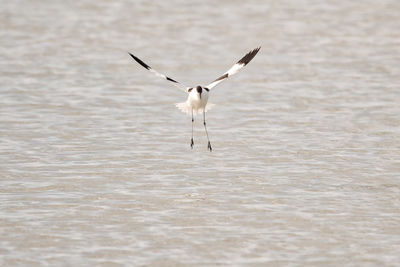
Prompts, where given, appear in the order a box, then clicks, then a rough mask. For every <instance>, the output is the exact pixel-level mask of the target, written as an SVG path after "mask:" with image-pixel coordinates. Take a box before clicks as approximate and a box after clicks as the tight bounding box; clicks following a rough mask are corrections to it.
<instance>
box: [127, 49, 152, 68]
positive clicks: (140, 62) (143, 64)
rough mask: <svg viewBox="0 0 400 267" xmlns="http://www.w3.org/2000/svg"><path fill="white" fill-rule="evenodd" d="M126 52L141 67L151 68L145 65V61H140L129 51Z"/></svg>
mask: <svg viewBox="0 0 400 267" xmlns="http://www.w3.org/2000/svg"><path fill="white" fill-rule="evenodd" d="M128 54H129V55H130V56H131V57H132V58H133V59H134V60H135V61H136V62H137V63H139V64H140V65H141V66H142V67H143V68H146V69H151V68H150V66H149V65H147V64H146V63H144V62H143V61H141V60H140V59H139V58H138V57H135V56H134V55H133V54H131V53H129V52H128Z"/></svg>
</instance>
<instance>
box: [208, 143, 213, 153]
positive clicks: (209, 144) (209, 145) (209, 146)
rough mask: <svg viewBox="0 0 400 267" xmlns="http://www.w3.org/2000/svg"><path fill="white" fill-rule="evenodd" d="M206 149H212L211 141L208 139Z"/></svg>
mask: <svg viewBox="0 0 400 267" xmlns="http://www.w3.org/2000/svg"><path fill="white" fill-rule="evenodd" d="M207 148H208V150H210V152H211V151H212V147H211V143H210V141H208V146H207Z"/></svg>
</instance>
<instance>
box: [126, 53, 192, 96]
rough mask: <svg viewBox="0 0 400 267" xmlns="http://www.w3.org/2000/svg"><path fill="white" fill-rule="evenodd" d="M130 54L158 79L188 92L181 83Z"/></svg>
mask: <svg viewBox="0 0 400 267" xmlns="http://www.w3.org/2000/svg"><path fill="white" fill-rule="evenodd" d="M128 54H129V55H130V56H131V57H132V58H133V59H134V60H136V62H137V63H139V64H140V65H141V66H142V67H143V68H145V69H147V70H149V71H150V72H152V73H154V74H155V75H156V76H158V77H161V78H164V79H165V80H167V81H170V82H172V83H173V84H174V85H175V86H176V87H178V88H179V89H181V90H183V91H185V92H187V88H188V87H186V86H184V85H183V84H181V83H179V82H178V81H176V80H174V79H172V78H170V77H168V76H166V75H164V74H161V73H159V72H157V71H156V70H154V69H152V68H151V67H150V66H149V65H147V64H146V63H144V62H143V61H142V60H140V59H139V58H138V57H136V56H134V55H132V54H131V53H129V52H128Z"/></svg>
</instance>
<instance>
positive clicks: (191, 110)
mask: <svg viewBox="0 0 400 267" xmlns="http://www.w3.org/2000/svg"><path fill="white" fill-rule="evenodd" d="M259 50H260V47H258V48H256V49H253V50H252V51H250V52H249V53H247V54H246V55H245V56H244V57H243V58H241V59H240V60H239V61H238V62H237V63H235V64H234V65H233V66H232V67H231V68H230V69H229V70H228V71H227V72H225V73H224V74H223V75H222V76H220V77H219V78H217V79H216V80H214V81H213V82H212V83H210V84H209V85H207V86H200V85H198V86H195V87H185V86H183V85H182V84H180V83H179V82H177V81H176V80H174V79H171V78H169V77H168V76H165V75H164V74H161V73H158V72H157V71H155V70H154V69H152V68H151V67H150V66H149V65H147V64H146V63H144V62H143V61H142V60H140V59H139V58H137V57H136V56H134V55H132V54H131V53H129V54H130V55H131V57H132V58H133V59H134V60H135V61H136V62H138V63H139V64H140V65H141V66H142V67H144V68H146V69H147V70H149V71H150V72H152V73H154V74H155V75H156V76H158V77H161V78H164V79H166V80H167V81H170V82H172V83H173V84H174V85H175V86H176V87H178V88H179V89H181V90H183V91H185V92H186V93H187V94H188V97H187V100H186V102H182V103H178V104H176V107H177V108H179V109H180V110H181V111H182V112H184V113H186V114H188V115H191V116H192V138H191V142H190V146H191V147H192V148H193V145H194V142H193V122H194V116H195V115H197V114H199V113H203V124H204V129H205V131H206V134H207V139H208V149H209V150H210V151H212V148H211V143H210V140H209V138H208V132H207V126H206V117H205V116H206V115H205V113H206V112H207V110H209V109H210V108H211V107H212V106H213V104H210V103H208V98H209V95H210V92H211V91H210V90H211V89H212V88H213V87H215V86H216V85H218V84H219V83H220V82H222V81H224V80H226V79H227V78H228V77H229V76H232V75H233V74H235V73H237V72H238V71H239V70H240V69H241V68H243V67H244V66H246V65H247V63H249V62H250V61H251V60H252V59H253V58H254V57H255V55H256V54H257V53H258V51H259Z"/></svg>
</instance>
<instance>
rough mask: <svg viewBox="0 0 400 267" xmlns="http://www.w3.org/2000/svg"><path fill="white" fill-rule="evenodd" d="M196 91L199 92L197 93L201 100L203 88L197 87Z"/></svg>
mask: <svg viewBox="0 0 400 267" xmlns="http://www.w3.org/2000/svg"><path fill="white" fill-rule="evenodd" d="M196 91H197V93H198V94H199V97H200V99H201V93H202V92H203V88H202V87H201V86H199V85H198V86H196Z"/></svg>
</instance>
